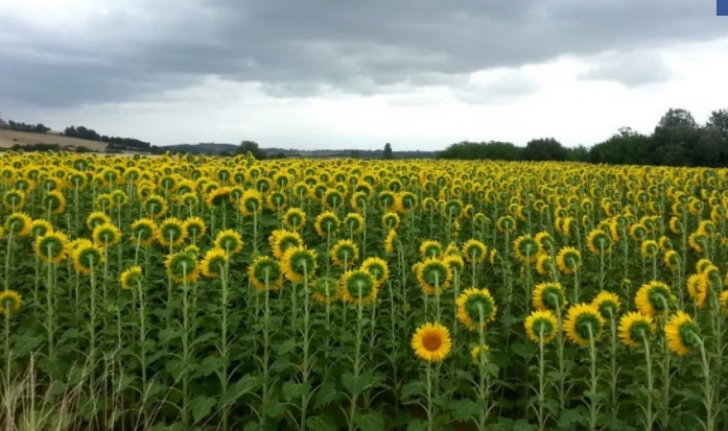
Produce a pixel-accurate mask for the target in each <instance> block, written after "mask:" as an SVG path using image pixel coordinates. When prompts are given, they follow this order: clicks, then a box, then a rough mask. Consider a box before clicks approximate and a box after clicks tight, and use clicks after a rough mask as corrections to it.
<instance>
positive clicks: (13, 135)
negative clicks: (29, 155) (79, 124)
mask: <svg viewBox="0 0 728 431" xmlns="http://www.w3.org/2000/svg"><path fill="white" fill-rule="evenodd" d="M16 144H20V145H31V144H58V145H60V146H62V147H70V146H73V147H79V146H84V147H86V148H88V149H89V150H93V151H101V152H102V151H104V150H105V149H106V144H105V143H103V142H96V141H88V140H86V139H78V138H69V137H67V136H61V135H55V134H52V133H48V134H46V135H44V134H42V133H26V132H16V131H15V130H0V147H3V148H9V147H12V146H13V145H16Z"/></svg>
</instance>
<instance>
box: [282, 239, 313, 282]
mask: <svg viewBox="0 0 728 431" xmlns="http://www.w3.org/2000/svg"><path fill="white" fill-rule="evenodd" d="M281 266H282V270H283V275H284V276H285V277H286V278H287V279H288V280H289V281H293V282H298V281H303V280H304V278H305V277H308V278H309V279H312V278H313V276H314V274H315V273H316V253H315V252H314V251H313V250H308V249H306V248H305V247H303V246H298V247H290V248H289V249H288V250H286V252H285V254H284V255H283V258H282V259H281Z"/></svg>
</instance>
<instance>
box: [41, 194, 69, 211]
mask: <svg viewBox="0 0 728 431" xmlns="http://www.w3.org/2000/svg"><path fill="white" fill-rule="evenodd" d="M43 207H44V208H45V209H47V210H50V211H51V212H52V213H53V214H63V212H64V211H66V197H65V196H64V195H63V193H61V192H60V191H59V190H53V191H50V192H48V193H46V195H45V197H44V198H43Z"/></svg>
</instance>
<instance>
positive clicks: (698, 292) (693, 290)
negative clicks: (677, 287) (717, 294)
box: [687, 274, 710, 308]
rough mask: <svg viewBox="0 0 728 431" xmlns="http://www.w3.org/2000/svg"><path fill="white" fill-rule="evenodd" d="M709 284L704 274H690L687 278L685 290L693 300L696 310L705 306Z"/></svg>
mask: <svg viewBox="0 0 728 431" xmlns="http://www.w3.org/2000/svg"><path fill="white" fill-rule="evenodd" d="M709 286H710V283H709V282H708V277H706V276H705V274H692V275H691V276H689V277H688V281H687V288H688V293H689V294H690V296H691V297H692V298H693V299H694V300H695V303H696V305H697V306H698V308H703V307H704V306H705V301H706V300H707V298H708V288H709Z"/></svg>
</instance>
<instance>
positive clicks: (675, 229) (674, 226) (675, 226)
mask: <svg viewBox="0 0 728 431" xmlns="http://www.w3.org/2000/svg"><path fill="white" fill-rule="evenodd" d="M668 226H669V227H670V231H672V233H674V234H679V233H681V232H682V229H683V223H682V221H681V220H680V219H679V218H677V217H670V221H669V222H668Z"/></svg>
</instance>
